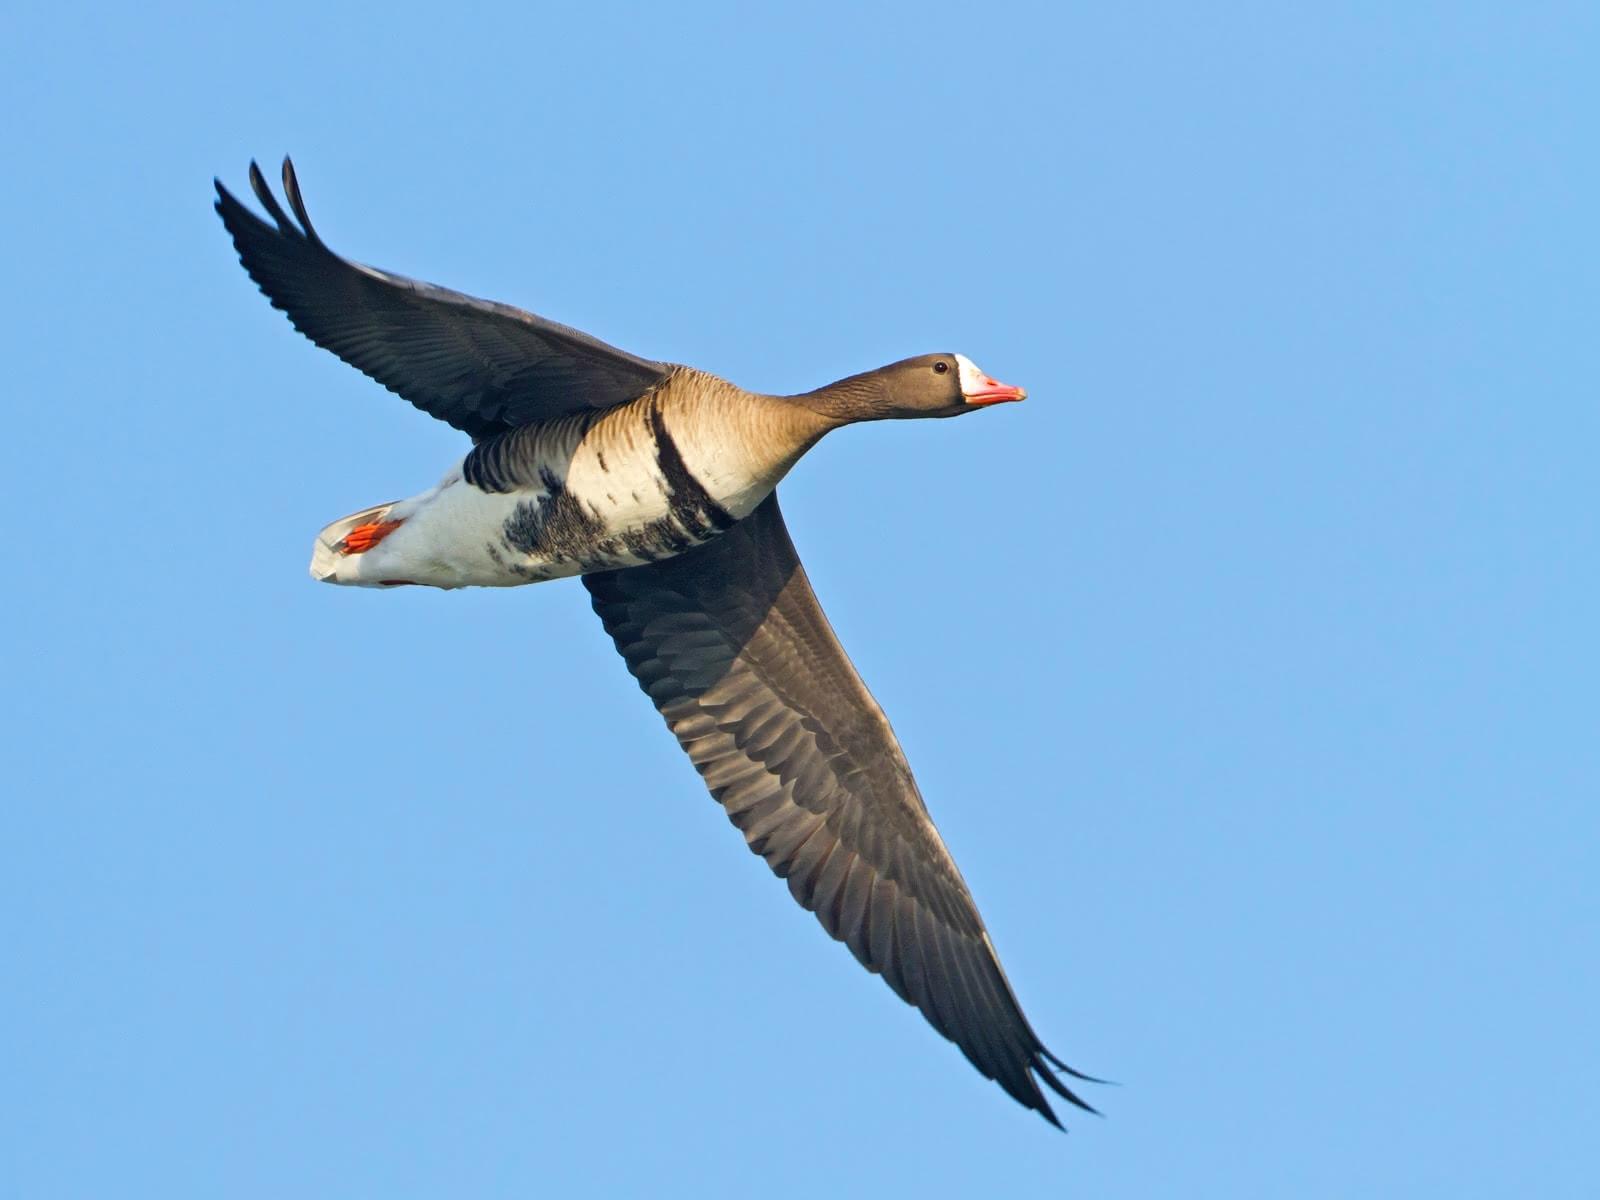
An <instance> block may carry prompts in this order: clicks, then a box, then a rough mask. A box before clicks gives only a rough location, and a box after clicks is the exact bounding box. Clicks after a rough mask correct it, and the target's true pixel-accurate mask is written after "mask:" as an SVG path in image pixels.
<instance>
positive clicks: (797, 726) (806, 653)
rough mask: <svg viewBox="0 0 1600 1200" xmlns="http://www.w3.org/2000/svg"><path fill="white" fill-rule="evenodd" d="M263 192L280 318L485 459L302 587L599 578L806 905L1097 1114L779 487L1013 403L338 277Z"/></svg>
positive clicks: (255, 178) (236, 237) (353, 269)
mask: <svg viewBox="0 0 1600 1200" xmlns="http://www.w3.org/2000/svg"><path fill="white" fill-rule="evenodd" d="M250 184H251V187H252V188H253V189H254V191H255V194H256V197H257V198H258V199H259V200H260V202H261V204H262V205H263V206H264V207H265V208H266V210H267V213H268V214H269V215H270V216H271V218H272V221H273V224H268V223H267V222H265V221H263V220H261V219H260V218H259V217H257V216H255V215H254V214H253V213H251V212H250V211H249V210H248V209H247V208H246V207H245V206H244V205H242V204H241V203H240V202H239V201H238V200H237V199H235V198H234V197H233V195H231V194H230V193H229V192H228V191H227V189H226V188H224V187H223V186H222V184H221V183H220V182H218V183H217V197H218V198H217V202H216V208H217V212H218V213H219V214H220V215H221V217H222V220H223V223H224V224H225V225H226V226H227V228H228V232H229V233H230V234H231V235H232V237H233V243H234V245H235V246H236V247H237V248H238V251H239V256H240V259H241V260H242V261H243V263H244V267H245V269H246V270H247V271H248V272H249V273H250V276H251V278H253V279H254V280H255V281H256V283H257V284H259V285H260V287H261V290H262V291H263V292H264V293H266V296H267V298H268V299H269V300H270V301H271V302H272V304H273V306H274V307H276V308H280V309H282V310H283V311H284V312H286V313H287V314H288V316H289V319H290V321H292V322H293V323H294V326H295V328H297V329H299V330H300V331H301V332H302V333H304V334H305V335H306V336H307V337H309V338H310V339H311V340H312V341H314V342H316V343H317V345H319V346H322V347H324V348H325V349H328V350H331V351H333V352H334V353H335V354H337V355H338V356H339V357H340V358H342V359H344V361H345V362H347V363H349V364H350V365H351V366H353V367H356V368H358V369H359V370H361V371H363V372H365V373H366V374H368V375H370V376H371V377H372V378H373V379H375V380H377V381H378V382H379V383H381V384H383V385H384V386H385V387H387V388H388V389H389V390H391V391H393V392H395V393H397V394H399V395H400V396H402V397H404V398H405V399H406V400H409V401H410V402H411V403H412V404H414V405H416V406H417V407H418V408H420V409H422V410H423V411H424V412H427V413H429V414H431V415H432V416H435V417H438V418H439V419H440V420H443V421H447V422H449V423H450V424H451V425H453V426H455V427H456V428H457V429H460V430H462V431H463V432H464V433H467V434H469V435H470V436H471V437H472V439H473V443H474V445H473V447H472V449H471V450H470V451H469V452H468V453H467V455H466V457H465V458H463V459H462V460H461V461H460V462H459V463H457V464H456V465H455V466H453V467H451V468H450V470H449V471H447V472H446V473H445V475H444V478H443V479H442V480H440V482H439V484H438V485H437V486H436V487H434V488H431V489H430V490H428V491H426V492H424V493H422V494H420V495H418V496H414V497H412V498H411V499H409V500H402V501H398V502H395V503H392V504H382V505H378V506H376V507H374V508H370V509H366V510H364V511H362V512H360V513H356V514H353V515H352V516H350V517H346V518H345V519H343V520H341V521H337V522H334V523H333V524H332V525H330V526H328V527H327V528H326V529H324V530H323V531H322V533H321V534H319V535H318V538H317V542H316V546H315V550H314V552H313V557H312V565H311V570H312V574H313V575H314V576H315V577H316V578H318V579H321V580H325V581H327V582H330V583H343V584H361V585H369V586H393V585H396V584H402V583H410V584H425V585H429V586H433V587H443V588H454V587H463V586H469V585H488V586H508V585H516V584H523V583H533V582H538V581H540V580H545V579H554V578H558V577H561V576H568V575H581V576H582V577H583V583H584V586H585V587H587V588H588V589H589V593H590V596H591V597H592V600H593V604H594V609H595V611H596V612H597V613H598V614H599V616H600V619H601V621H603V622H604V624H605V628H606V632H608V633H609V634H610V635H611V637H612V638H613V640H614V641H615V642H616V645H617V649H618V650H619V651H621V653H622V657H623V659H624V660H625V661H626V662H627V665H628V670H629V671H631V672H632V673H633V675H634V677H635V678H636V679H637V680H638V681H639V685H640V687H642V688H643V689H644V691H645V693H646V694H647V695H648V696H649V697H650V699H651V701H652V702H654V704H655V706H656V707H657V709H659V710H660V712H661V715H662V716H663V717H665V718H666V722H667V725H668V727H669V728H670V729H671V730H672V732H673V734H674V735H676V737H677V739H678V741H679V743H680V744H681V745H682V746H683V748H684V750H685V751H686V752H687V753H688V755H689V758H690V761H692V762H693V763H694V765H695V767H696V769H698V770H699V772H700V774H701V775H702V776H703V777H704V779H705V782H706V786H707V787H708V788H710V790H711V794H712V795H713V796H714V797H715V798H716V799H717V801H718V802H719V803H721V804H722V806H723V807H724V808H725V809H726V810H727V813H728V816H729V818H730V819H731V820H732V821H733V823H734V824H735V825H736V826H738V828H739V829H740V830H741V831H742V832H743V833H744V836H745V840H746V841H747V842H748V844H749V846H750V848H751V849H752V850H754V851H755V852H756V853H757V854H760V855H761V856H762V857H763V858H765V859H766V860H767V863H768V864H769V865H770V866H771V867H772V869H773V871H775V872H776V873H777V874H778V875H779V876H781V877H782V878H784V879H786V880H788V883H789V890H790V891H791V892H793V894H794V897H795V899H796V900H798V901H799V902H800V903H801V904H802V905H803V906H804V907H805V908H807V909H809V910H810V911H812V912H814V913H815V914H816V915H817V919H818V920H819V921H820V922H821V923H822V927H823V928H824V929H826V930H827V931H828V933H829V934H831V935H832V936H833V937H835V938H837V939H839V940H840V941H843V942H844V943H845V944H846V945H848V946H849V947H850V950H851V951H852V953H854V954H855V956H856V958H857V959H859V960H860V962H861V963H862V965H863V966H865V967H866V968H867V969H868V970H869V971H872V972H874V973H875V974H882V976H883V978H884V979H885V980H886V981H887V982H888V984H889V986H890V987H892V988H893V989H894V990H895V992H896V993H897V994H898V995H899V996H900V997H901V998H902V999H903V1000H905V1001H907V1002H908V1003H910V1004H914V1005H915V1006H916V1007H917V1008H919V1009H921V1010H922V1013H923V1015H924V1016H925V1017H926V1018H927V1019H928V1021H929V1022H930V1023H931V1024H932V1025H933V1027H934V1028H935V1029H937V1030H938V1031H939V1032H940V1033H942V1034H943V1035H944V1036H945V1037H947V1038H949V1039H950V1040H951V1041H953V1042H955V1043H956V1045H958V1046H959V1047H960V1048H961V1050H962V1052H963V1053H964V1054H965V1055H966V1056H967V1058H968V1059H969V1060H970V1061H971V1062H972V1064H973V1065H974V1066H975V1067H977V1068H978V1070H979V1071H981V1072H983V1074H984V1075H985V1076H987V1077H988V1078H990V1079H994V1080H996V1081H998V1082H999V1084H1000V1086H1002V1087H1003V1088H1005V1090H1006V1091H1007V1092H1009V1093H1010V1094H1011V1095H1012V1096H1013V1097H1015V1098H1016V1099H1017V1100H1018V1101H1020V1102H1021V1103H1022V1104H1024V1105H1026V1106H1028V1107H1029V1108H1032V1109H1035V1110H1037V1111H1038V1112H1040V1113H1041V1114H1043V1115H1044V1116H1045V1117H1046V1118H1047V1119H1048V1120H1049V1121H1051V1122H1052V1123H1053V1124H1057V1125H1059V1124H1060V1122H1059V1121H1058V1120H1057V1118H1056V1116H1055V1113H1054V1112H1053V1111H1052V1110H1051V1107H1050V1103H1049V1101H1048V1100H1047V1099H1046V1097H1045V1095H1044V1092H1043V1091H1041V1089H1040V1086H1039V1083H1040V1081H1042V1082H1043V1083H1044V1084H1045V1085H1046V1086H1047V1087H1049V1088H1050V1089H1051V1090H1053V1091H1054V1092H1055V1093H1056V1094H1057V1095H1059V1096H1061V1097H1064V1098H1065V1099H1066V1100H1068V1101H1070V1102H1071V1103H1073V1104H1075V1105H1077V1106H1079V1107H1080V1108H1085V1109H1088V1108H1089V1106H1088V1105H1087V1104H1086V1103H1084V1101H1083V1100H1081V1099H1080V1098H1079V1097H1078V1096H1076V1095H1074V1094H1073V1092H1072V1090H1071V1089H1070V1088H1069V1087H1068V1086H1067V1085H1066V1084H1065V1083H1063V1082H1062V1081H1061V1079H1060V1078H1059V1077H1058V1076H1057V1074H1056V1072H1058V1071H1059V1072H1062V1073H1064V1074H1067V1075H1071V1076H1074V1077H1076V1078H1079V1079H1088V1078H1089V1076H1086V1075H1082V1074H1079V1073H1078V1072H1076V1071H1073V1070H1072V1069H1071V1068H1069V1067H1068V1066H1067V1065H1066V1064H1065V1063H1063V1062H1062V1061H1061V1060H1060V1059H1058V1058H1056V1057H1055V1056H1054V1055H1052V1054H1051V1053H1050V1052H1049V1051H1048V1050H1047V1049H1045V1047H1044V1045H1043V1044H1042V1043H1041V1042H1040V1040H1039V1038H1038V1037H1037V1036H1036V1035H1035V1034H1034V1032H1033V1029H1032V1028H1031V1027H1030V1026H1029V1024H1028V1021H1027V1019H1026V1018H1025V1017H1024V1016H1023V1014H1022V1010H1021V1008H1020V1007H1019V1006H1018V1003H1017V999H1016V996H1015V995H1014V994H1013V993H1012V990H1011V986H1010V984H1009V983H1008V982H1007V981H1006V977H1005V973H1004V972H1003V971H1002V970H1001V967H1000V961H999V959H998V958H997V957H996V956H995V951H994V947H993V945H992V944H991V943H990V941H989V935H988V933H987V932H986V931H985V929H984V924H983V920H982V918H981V917H980V916H979V915H978V910H977V907H976V906H975V905H974V903H973V900H972V896H971V894H970V893H969V892H968V891H967V887H966V884H965V883H964V882H963V881H962V878H961V873H960V872H959V871H958V870H957V869H956V865H955V862H954V861H953V860H952V859H951V857H950V854H949V851H947V850H946V849H945V846H944V842H943V841H942V840H941V839H940V837H939V833H938V831H937V830H936V829H935V828H934V826H933V822H932V821H931V820H930V819H929V817H928V813H927V810H926V808H925V807H924V806H923V802H922V796H921V795H920V793H919V792H918V791H917V785H916V783H915V782H914V781H913V779H912V777H911V769H910V767H909V766H908V765H907V764H906V760H905V756H904V755H903V754H902V753H901V750H900V746H899V743H898V742H897V741H896V739H895V736H894V731H893V730H892V729H891V728H890V727H889V722H888V720H887V719H886V718H885V717H884V715H883V711H882V710H881V709H880V708H879V707H878V705H877V703H876V702H875V701H874V700H873V698H872V695H871V693H870V692H868V691H867V689H866V686H865V685H864V684H863V683H862V682H861V679H860V677H859V676H857V674H856V672H855V670H854V668H852V666H851V665H850V660H849V659H848V658H847V657H846V656H845V653H844V651H843V650H842V649H841V648H840V646H839V643H838V641H837V640H835V638H834V636H833V631H832V630H831V629H830V628H829V626H828V621H827V618H826V617H825V616H824V615H823V613H822V609H821V607H820V606H819V605H818V604H817V599H816V597H815V595H813V593H812V591H811V587H810V585H809V584H808V583H807V581H806V575H805V571H804V570H803V569H802V567H801V566H800V560H799V558H798V557H797V556H796V554H795V550H794V545H793V544H792V543H791V542H790V540H789V534H788V531H787V530H786V529H785V528H784V523H783V516H782V514H781V513H780V512H779V511H778V498H777V495H776V493H775V491H774V489H775V487H776V486H777V484H778V482H779V480H781V479H782V478H783V476H784V474H785V473H786V472H787V471H788V470H789V468H790V467H792V466H793V465H794V464H795V462H796V461H797V460H798V459H799V458H800V456H801V455H802V454H804V453H805V452H806V450H807V449H809V448H810V447H811V446H812V445H814V444H815V443H816V441H817V439H819V438H820V437H822V435H823V434H825V433H827V432H828V431H829V430H832V429H836V428H838V427H840V426H842V425H848V424H851V423H853V422H856V421H866V420H876V419H880V418H888V417H953V416H958V415H960V414H962V413H968V412H976V411H977V410H979V409H980V408H985V407H988V406H990V405H993V404H996V403H999V402H1002V401H1007V400H1021V399H1022V398H1023V395H1024V393H1023V391H1022V389H1020V388H1013V387H1008V386H1006V385H1004V384H1001V383H998V382H996V381H995V380H993V379H991V378H989V377H988V376H986V375H984V374H983V373H982V372H981V371H979V370H978V369H977V367H975V366H974V365H973V364H972V362H971V361H970V360H968V359H967V358H965V357H963V356H962V355H959V354H927V355H923V356H921V357H918V358H910V359H906V360H904V361H903V362H898V363H894V364H892V365H890V366H887V367H881V368H879V369H878V370H876V371H869V372H867V373H866V374H863V375H855V376H852V377H850V378H848V379H843V380H840V381H839V382H837V383H833V384H829V385H828V386H827V387H823V388H819V389H818V390H816V391H814V392H807V393H805V394H803V395H798V396H766V395H757V394H754V393H750V392H745V391H742V390H740V389H739V388H737V387H734V386H733V385H732V384H729V383H726V382H724V381H723V380H721V379H718V378H716V377H715V376H713V375H708V374H706V373H704V372H702V371H696V370H694V369H692V368H689V367H681V366H674V365H671V364H668V363H660V362H653V361H651V360H649V359H644V358H638V357H636V356H634V355H632V354H628V353H625V352H624V351H621V350H617V349H614V348H613V347H611V346H608V345H606V344H605V343H603V342H601V341H598V340H597V339H595V338H592V337H590V336H589V335H587V334H584V333H580V332H578V331H577V330H575V329H569V328H567V327H565V326H563V325H557V324H555V323H554V322H552V321H547V320H545V319H543V318H542V317H537V316H534V315H533V314H531V313H527V312H524V311H522V310H521V309H517V308H512V307H509V306H507V305H503V304H495V303H492V302H490V301H486V300H478V299H475V298H473V297H471V296H465V295H462V294H461V293H459V292H453V291H449V290H447V289H445V288H440V287H435V286H434V285H432V284H428V283H420V282H417V281H416V280H412V279H406V278H403V277H401V276H397V275H390V274H387V273H386V272H383V271H378V270H374V269H373V268H371V267H366V266H362V265H360V264H358V263H354V262H351V261H349V260H347V259H344V258H341V257H339V256H338V255H336V254H334V253H333V252H332V251H331V250H329V249H328V248H327V247H326V246H325V245H324V244H323V242H322V239H321V238H320V237H318V236H317V233H316V230H315V229H314V228H313V227H312V224H311V220H310V218H309V217H308V216H307V215H306V208H305V204H304V202H303V201H302V200H301V196H300V187H299V184H298V182H297V181H296V179H295V173H294V168H293V166H292V165H291V164H290V162H289V161H288V160H287V159H285V160H284V164H283V189H284V194H285V195H286V197H287V199H288V203H289V209H290V211H292V213H293V217H291V216H290V215H289V213H288V212H285V211H284V208H283V206H282V205H281V204H279V202H278V200H277V199H276V198H275V197H274V196H273V194H272V191H271V189H269V188H268V186H267V184H266V181H265V180H264V179H263V178H262V176H261V172H260V171H259V169H257V167H256V165H255V164H254V163H252V164H251V166H250ZM1052 1068H1053V1069H1052ZM1090 1111H1093V1110H1092V1109H1091V1110H1090Z"/></svg>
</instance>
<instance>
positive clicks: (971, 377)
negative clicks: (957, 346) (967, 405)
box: [956, 354, 988, 396]
mask: <svg viewBox="0 0 1600 1200" xmlns="http://www.w3.org/2000/svg"><path fill="white" fill-rule="evenodd" d="M956 366H957V367H958V368H959V369H960V372H961V394H962V395H963V396H970V395H972V393H973V392H976V391H977V390H978V389H979V388H981V387H982V386H983V381H984V380H985V379H987V378H988V376H986V375H985V374H984V373H983V372H982V371H980V370H978V364H977V363H975V362H973V361H972V360H971V359H970V358H968V357H967V356H966V355H965V354H958V355H956Z"/></svg>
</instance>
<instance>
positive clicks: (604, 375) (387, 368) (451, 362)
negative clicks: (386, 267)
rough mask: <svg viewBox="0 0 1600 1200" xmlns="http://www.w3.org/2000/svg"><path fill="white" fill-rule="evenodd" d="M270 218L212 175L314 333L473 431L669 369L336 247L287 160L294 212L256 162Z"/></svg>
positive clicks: (591, 398) (543, 414)
mask: <svg viewBox="0 0 1600 1200" xmlns="http://www.w3.org/2000/svg"><path fill="white" fill-rule="evenodd" d="M250 186H251V187H252V188H253V189H255V193H256V198H257V199H258V200H260V201H261V204H262V206H263V207H264V208H265V209H266V210H267V212H268V214H269V215H270V216H271V217H272V219H273V221H275V222H276V223H277V224H276V227H274V226H272V225H269V224H267V223H266V222H265V221H263V220H261V218H259V217H257V216H256V215H255V214H254V213H252V212H251V211H250V210H249V209H247V208H246V207H245V206H244V205H243V204H241V203H239V201H238V200H237V199H235V198H234V196H233V195H232V193H230V192H229V191H228V190H227V189H226V188H225V187H223V186H222V184H221V182H220V181H219V182H218V183H217V212H218V213H219V214H220V215H221V217H222V223H223V224H224V225H226V226H227V227H228V232H229V233H230V234H231V235H232V236H233V244H234V245H235V246H236V247H237V248H238V250H239V258H240V260H241V261H242V262H243V263H244V267H245V270H247V271H249V272H250V277H251V278H252V279H254V280H255V281H256V283H258V284H259V285H260V286H261V290H262V291H263V292H265V293H266V296H267V299H269V300H271V301H272V305H273V307H274V308H281V309H282V310H283V311H284V312H286V313H288V314H289V320H290V321H292V322H294V327H295V328H296V329H298V330H299V331H300V332H301V333H303V334H305V335H306V336H307V337H308V338H310V339H311V340H312V341H314V342H315V343H316V344H317V345H319V346H321V347H323V348H324V349H326V350H332V351H333V352H334V353H335V354H337V355H338V356H339V357H340V358H342V359H344V361H345V362H347V363H349V364H350V365H351V366H352V367H355V368H357V369H358V370H361V371H363V372H365V373H366V374H368V375H370V376H372V378H374V379H376V380H377V381H378V382H379V383H381V384H383V386H384V387H386V388H388V389H389V390H390V391H392V392H396V393H398V394H399V395H401V396H403V397H405V398H406V399H407V400H409V401H411V403H413V404H415V405H416V406H417V407H418V408H420V409H422V411H423V412H426V413H428V414H430V415H432V416H435V417H438V418H439V419H440V420H441V421H448V422H449V423H450V424H451V425H454V426H455V427H456V428H457V429H461V430H464V431H465V432H467V433H469V434H471V435H472V436H473V437H474V438H480V439H481V438H483V437H487V436H488V435H490V434H493V433H499V432H501V431H503V430H505V429H509V428H512V427H514V426H517V425H525V424H527V423H529V422H531V421H539V420H546V419H548V418H550V417H556V416H560V415H561V414H563V413H567V412H572V411H574V410H577V409H585V408H609V407H610V406H611V405H613V404H621V403H623V402H625V401H628V400H632V399H633V398H634V397H635V396H638V395H640V394H642V393H644V392H646V391H648V390H649V389H650V388H651V387H653V386H655V385H656V384H657V383H659V382H660V381H661V380H662V379H664V378H665V377H666V375H667V373H668V371H670V370H671V368H670V367H669V366H668V365H667V364H665V363H658V362H651V361H650V360H648V359H643V358H638V357H635V356H634V355H632V354H628V353H626V352H625V351H622V350H618V349H616V348H615V347H614V346H608V345H606V344H605V343H604V342H602V341H600V340H599V339H598V338H592V337H590V336H589V335H588V334H586V333H581V332H579V331H578V330H576V329H569V328H567V327H566V326H565V325H557V324H556V323H555V322H554V321H547V320H545V319H544V318H543V317H536V316H534V315H533V314H532V313H529V312H524V311H523V310H522V309H520V308H513V307H511V306H510V305H509V304H496V303H494V302H493V301H491V300H479V299H476V298H475V297H473V296H465V295H462V294H461V293H460V292H452V291H450V290H449V289H448V288H442V287H436V286H435V285H433V284H431V283H422V282H420V281H419V280H415V279H407V278H405V277H404V276H402V275H390V274H388V273H386V272H384V271H378V270H375V269H373V268H372V267H365V266H362V265H361V264H360V263H355V262H351V261H350V260H349V259H345V258H340V257H339V256H338V255H337V254H335V253H334V252H333V251H331V250H329V249H328V247H327V246H325V245H324V244H323V242H322V239H321V238H320V237H318V236H317V232H316V230H315V229H313V228H312V225H311V218H310V217H308V216H307V215H306V208H305V204H304V202H303V201H302V200H301V199H300V185H299V182H298V181H297V180H296V179H295V174H294V166H293V165H292V164H291V163H290V162H289V160H288V159H284V160H283V190H284V194H285V195H286V196H287V197H288V200H289V207H290V208H291V209H293V210H294V215H295V218H297V219H298V224H297V223H296V221H295V220H291V219H290V217H289V215H288V213H286V212H284V210H283V206H282V205H281V204H279V203H278V200H277V198H276V197H275V196H274V195H273V194H272V191H271V189H270V188H268V187H267V183H266V180H264V179H263V178H262V177H261V171H260V169H259V168H257V166H256V164H255V163H251V164H250Z"/></svg>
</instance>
